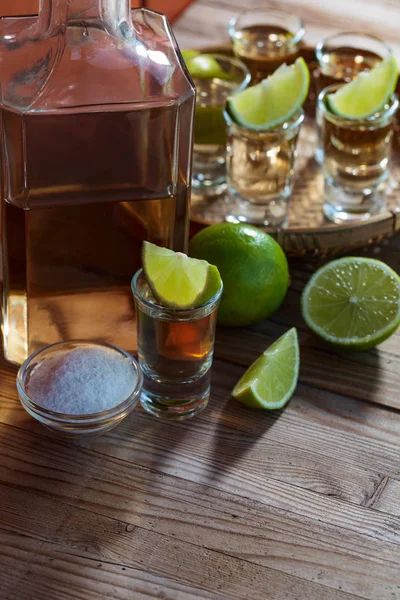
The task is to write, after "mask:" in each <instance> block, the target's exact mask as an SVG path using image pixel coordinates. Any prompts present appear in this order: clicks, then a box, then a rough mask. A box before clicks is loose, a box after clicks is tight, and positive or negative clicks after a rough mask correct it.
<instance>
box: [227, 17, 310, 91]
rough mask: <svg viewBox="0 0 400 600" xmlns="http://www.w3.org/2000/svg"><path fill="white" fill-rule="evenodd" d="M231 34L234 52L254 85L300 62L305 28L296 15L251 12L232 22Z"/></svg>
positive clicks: (230, 26)
mask: <svg viewBox="0 0 400 600" xmlns="http://www.w3.org/2000/svg"><path fill="white" fill-rule="evenodd" d="M228 31H229V35H230V38H231V40H232V48H233V52H234V54H235V55H236V56H237V57H238V58H240V60H242V61H243V62H244V63H245V64H246V65H247V67H248V69H249V71H250V73H251V83H252V85H254V84H256V83H259V82H260V81H261V80H262V79H265V78H266V77H268V75H271V73H273V72H274V71H276V69H277V68H278V67H279V66H280V65H281V64H282V63H286V64H292V63H293V62H294V61H295V60H296V58H297V57H298V56H299V49H300V45H301V41H302V39H303V36H304V25H303V22H302V20H301V19H299V17H297V16H296V15H293V14H290V13H286V12H283V11H280V10H272V9H268V10H267V9H265V10H248V11H244V12H242V13H239V14H238V15H236V16H235V17H233V18H232V19H231V21H230V23H229V27H228Z"/></svg>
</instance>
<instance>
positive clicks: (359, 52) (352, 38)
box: [315, 32, 392, 164]
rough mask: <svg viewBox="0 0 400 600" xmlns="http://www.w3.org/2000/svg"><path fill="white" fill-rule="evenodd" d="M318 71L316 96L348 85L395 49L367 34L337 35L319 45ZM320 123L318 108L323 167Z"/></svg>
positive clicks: (319, 158) (319, 152) (318, 156)
mask: <svg viewBox="0 0 400 600" xmlns="http://www.w3.org/2000/svg"><path fill="white" fill-rule="evenodd" d="M315 54H316V57H317V61H318V68H317V70H316V71H315V77H316V93H317V96H318V95H319V93H320V92H321V91H322V90H323V89H325V88H326V87H328V86H329V85H333V84H335V83H342V82H346V83H347V82H349V81H351V80H352V79H354V78H355V77H357V75H358V74H359V73H360V72H361V71H369V70H370V69H372V68H373V67H374V66H375V65H376V64H377V63H378V62H380V61H382V60H384V59H385V58H387V57H388V56H391V54H392V50H391V48H390V46H388V45H387V44H386V43H385V42H383V41H382V40H380V39H379V38H377V37H375V36H373V35H368V34H364V33H353V32H347V33H338V34H336V35H332V36H330V37H328V38H326V39H324V40H322V41H321V42H319V43H318V44H317V47H316V52H315ZM321 120H322V116H321V115H320V114H319V110H318V106H317V111H316V121H317V125H318V128H319V136H318V144H317V149H316V159H317V161H318V162H319V163H320V164H321V163H322V160H323V149H322V139H321Z"/></svg>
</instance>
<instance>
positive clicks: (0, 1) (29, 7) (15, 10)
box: [0, 0, 191, 21]
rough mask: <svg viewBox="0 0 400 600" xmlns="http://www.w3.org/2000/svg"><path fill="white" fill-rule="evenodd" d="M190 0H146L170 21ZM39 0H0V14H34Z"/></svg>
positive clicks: (137, 1)
mask: <svg viewBox="0 0 400 600" xmlns="http://www.w3.org/2000/svg"><path fill="white" fill-rule="evenodd" d="M190 1H191V0H147V6H148V8H151V9H153V10H157V11H159V12H163V13H164V14H166V15H167V17H168V18H169V19H170V20H171V21H172V20H173V19H175V18H176V17H177V16H178V15H179V14H180V13H181V12H182V10H183V9H184V8H185V7H186V6H187V5H188V4H190ZM38 5H39V0H0V16H5V15H34V14H36V13H37V11H38ZM139 5H140V1H139V0H132V6H139Z"/></svg>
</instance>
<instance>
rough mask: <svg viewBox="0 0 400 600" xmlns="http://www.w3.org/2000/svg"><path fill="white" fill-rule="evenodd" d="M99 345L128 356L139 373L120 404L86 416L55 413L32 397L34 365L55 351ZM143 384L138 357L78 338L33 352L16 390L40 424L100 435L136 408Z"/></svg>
mask: <svg viewBox="0 0 400 600" xmlns="http://www.w3.org/2000/svg"><path fill="white" fill-rule="evenodd" d="M84 345H87V346H96V347H103V348H108V349H111V350H115V351H116V352H118V353H119V354H122V355H123V356H124V357H125V358H128V359H129V361H130V363H131V365H132V369H133V371H134V373H135V376H136V385H135V387H134V389H133V390H132V393H131V394H130V395H129V396H128V398H126V400H124V401H123V402H121V403H120V404H117V405H116V406H114V407H113V408H110V409H109V410H105V411H102V412H98V413H92V414H87V415H71V414H64V413H60V412H54V411H52V410H48V409H46V408H43V407H42V406H40V405H39V404H36V402H34V401H33V400H32V398H30V397H29V395H28V393H27V390H26V386H27V383H28V381H29V377H30V375H31V373H32V371H33V369H34V368H35V367H37V366H38V365H39V364H41V363H43V362H44V361H46V360H49V359H50V358H51V357H52V356H53V355H54V353H55V352H58V353H59V352H60V351H70V350H72V349H73V348H76V347H78V346H84ZM142 386H143V374H142V370H141V368H140V366H139V364H138V363H137V362H136V360H135V359H134V358H133V357H132V356H131V355H130V354H129V353H128V352H125V350H122V349H121V348H118V347H117V346H113V345H112V344H106V343H100V342H91V341H82V340H76V341H73V342H58V343H56V344H50V345H49V346H45V347H44V348H41V349H40V350H37V351H36V352H34V353H33V354H31V355H30V356H29V357H28V358H27V359H26V361H25V362H24V363H23V364H22V365H21V367H20V369H19V371H18V375H17V390H18V395H19V399H20V401H21V404H22V406H23V407H24V408H25V410H26V411H27V412H28V413H29V414H30V415H31V416H32V417H33V418H34V419H36V420H37V421H39V423H42V425H44V426H45V427H47V428H48V429H51V430H52V431H54V432H56V433H59V434H62V435H64V436H67V437H87V436H92V435H100V434H102V433H105V432H106V431H109V430H110V429H113V428H114V427H116V426H117V425H119V423H121V421H122V420H123V419H124V418H125V417H126V416H127V415H128V414H129V413H130V412H131V411H132V410H133V409H134V408H135V406H136V404H137V403H138V402H139V398H140V393H141V390H142Z"/></svg>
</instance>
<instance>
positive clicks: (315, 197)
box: [191, 46, 400, 257]
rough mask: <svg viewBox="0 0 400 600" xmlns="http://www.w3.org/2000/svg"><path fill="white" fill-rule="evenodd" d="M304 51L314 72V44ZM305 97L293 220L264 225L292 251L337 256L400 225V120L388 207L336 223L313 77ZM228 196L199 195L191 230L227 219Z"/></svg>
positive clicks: (291, 212)
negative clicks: (322, 161) (321, 157)
mask: <svg viewBox="0 0 400 600" xmlns="http://www.w3.org/2000/svg"><path fill="white" fill-rule="evenodd" d="M204 51H205V52H219V53H223V54H231V49H230V47H228V46H218V47H216V46H213V47H208V48H206V49H204ZM302 55H303V57H304V59H305V60H306V62H307V63H308V65H309V67H310V72H311V73H313V72H314V71H315V69H316V66H317V63H316V59H315V53H314V49H313V48H310V47H304V48H303V50H302ZM311 80H312V84H311V86H310V94H309V97H308V99H307V101H306V105H305V112H306V119H305V121H304V123H303V125H302V129H301V132H300V137H299V142H298V144H299V145H298V157H297V160H296V179H295V185H294V189H293V193H292V197H291V200H290V207H289V219H288V224H287V226H286V227H285V228H278V229H272V228H265V231H267V232H268V233H270V234H271V235H272V236H273V237H274V238H275V239H276V240H277V241H278V242H279V243H280V244H281V246H282V247H283V249H284V250H285V252H286V253H287V254H288V255H291V256H303V255H306V256H308V257H309V256H310V254H315V255H326V256H328V255H334V254H340V253H343V252H348V251H351V250H352V249H353V248H358V247H361V246H365V245H367V244H371V243H377V242H381V241H382V240H383V239H385V238H386V237H390V236H392V235H393V234H394V233H396V231H399V230H400V144H399V140H400V136H399V131H400V127H399V121H397V125H396V130H395V136H394V137H395V139H394V153H393V164H392V168H391V175H390V179H389V185H388V191H387V196H388V199H387V205H386V208H385V209H384V211H383V212H381V213H379V214H378V215H375V216H374V217H371V218H370V219H367V220H365V221H362V222H357V223H347V224H341V225H336V224H333V223H331V222H330V221H328V220H327V219H326V218H325V217H324V215H323V213H322V203H323V186H324V180H323V175H322V172H321V168H320V166H319V165H318V163H317V162H316V161H315V158H314V155H315V146H316V141H317V129H316V124H315V120H314V115H315V92H314V86H313V82H314V77H311ZM224 203H225V198H223V197H222V198H218V199H206V198H201V197H194V198H193V199H192V206H191V230H192V233H195V232H196V231H198V230H200V229H202V228H203V227H205V226H207V225H211V224H212V223H218V222H221V221H223V220H224V212H225V211H224Z"/></svg>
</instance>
